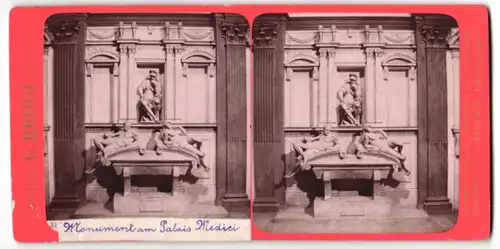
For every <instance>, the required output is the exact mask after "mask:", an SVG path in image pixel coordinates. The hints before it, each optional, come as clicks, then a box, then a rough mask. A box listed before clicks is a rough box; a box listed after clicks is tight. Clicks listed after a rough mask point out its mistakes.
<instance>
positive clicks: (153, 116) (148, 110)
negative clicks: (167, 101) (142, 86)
mask: <svg viewBox="0 0 500 249" xmlns="http://www.w3.org/2000/svg"><path fill="white" fill-rule="evenodd" d="M149 103H150V102H149V100H146V99H143V100H141V104H142V106H143V107H144V109H145V110H146V112H147V113H148V115H149V116H150V117H151V118H152V119H153V121H158V117H156V115H155V113H154V112H153V110H152V109H151V107H150V106H149Z"/></svg>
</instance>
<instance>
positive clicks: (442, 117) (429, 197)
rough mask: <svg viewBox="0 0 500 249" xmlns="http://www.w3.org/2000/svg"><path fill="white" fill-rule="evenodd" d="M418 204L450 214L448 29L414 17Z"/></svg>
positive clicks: (430, 19)
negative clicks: (448, 188) (417, 120)
mask: <svg viewBox="0 0 500 249" xmlns="http://www.w3.org/2000/svg"><path fill="white" fill-rule="evenodd" d="M415 19H416V38H417V68H418V76H417V80H418V83H417V84H418V90H417V91H418V93H419V96H418V103H419V107H418V114H419V122H418V128H419V138H418V140H419V141H418V143H419V146H418V150H419V164H418V167H419V168H418V174H419V177H418V179H419V183H418V184H419V204H421V205H423V208H424V209H425V210H426V211H427V212H428V213H444V212H450V211H451V203H450V200H449V199H448V197H447V194H448V193H447V192H448V190H447V187H448V186H447V181H446V180H444V179H448V155H447V151H448V121H447V118H448V113H447V76H446V47H447V37H448V35H449V33H450V27H447V26H445V25H441V24H440V23H439V22H436V17H433V16H425V15H424V16H416V17H415Z"/></svg>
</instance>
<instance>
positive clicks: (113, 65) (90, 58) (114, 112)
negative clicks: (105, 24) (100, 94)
mask: <svg viewBox="0 0 500 249" xmlns="http://www.w3.org/2000/svg"><path fill="white" fill-rule="evenodd" d="M86 52H87V53H86V56H85V82H86V92H87V94H85V95H86V96H85V102H86V103H88V104H87V105H86V112H85V113H86V115H85V123H96V121H94V117H93V113H94V108H95V107H94V103H93V97H94V95H93V94H94V87H95V85H94V79H93V78H94V68H97V67H99V68H108V69H109V70H110V74H111V82H110V84H111V89H110V94H111V96H110V112H111V113H110V120H108V121H107V122H104V123H116V122H117V121H118V105H119V103H118V94H119V93H118V88H119V86H118V85H119V79H118V77H119V63H120V59H119V56H118V53H114V52H112V51H107V50H104V49H102V48H92V47H90V48H89V49H88V50H87V51H86ZM97 123H103V122H101V121H97Z"/></svg>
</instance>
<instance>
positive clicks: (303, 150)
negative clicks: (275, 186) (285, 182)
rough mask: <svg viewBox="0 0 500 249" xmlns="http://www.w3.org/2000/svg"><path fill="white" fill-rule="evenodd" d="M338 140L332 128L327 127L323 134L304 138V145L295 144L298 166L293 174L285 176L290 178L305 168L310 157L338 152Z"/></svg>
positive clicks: (324, 128) (293, 145) (293, 146)
mask: <svg viewBox="0 0 500 249" xmlns="http://www.w3.org/2000/svg"><path fill="white" fill-rule="evenodd" d="M337 145H338V140H337V138H336V137H334V136H333V134H332V133H330V127H328V126H325V127H323V130H322V131H321V133H320V134H319V135H317V136H314V137H312V138H303V139H302V143H293V144H292V148H293V150H294V151H295V153H296V155H297V165H296V166H295V168H294V170H293V171H292V173H291V174H289V175H287V176H285V177H286V178H290V177H292V176H293V175H295V173H296V172H297V171H298V170H299V169H300V168H304V167H305V165H304V161H305V159H307V158H308V157H310V156H313V155H316V154H318V153H321V152H327V151H337V150H338V146H337Z"/></svg>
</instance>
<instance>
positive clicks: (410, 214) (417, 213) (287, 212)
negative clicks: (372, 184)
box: [273, 207, 429, 222]
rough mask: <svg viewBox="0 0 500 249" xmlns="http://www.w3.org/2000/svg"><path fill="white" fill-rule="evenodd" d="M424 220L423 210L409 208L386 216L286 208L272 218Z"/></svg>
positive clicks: (280, 219) (281, 219)
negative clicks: (316, 213) (322, 212)
mask: <svg viewBox="0 0 500 249" xmlns="http://www.w3.org/2000/svg"><path fill="white" fill-rule="evenodd" d="M413 218H416V219H426V218H429V216H428V215H427V213H426V212H425V211H423V210H418V209H410V208H400V209H393V210H391V212H390V213H389V214H387V215H385V216H384V215H378V216H377V215H369V214H367V215H358V216H354V215H350V216H349V215H345V216H344V215H338V212H335V211H334V212H333V213H329V215H327V214H323V215H321V214H320V215H314V214H313V213H312V212H308V211H306V210H305V209H304V208H295V207H294V208H287V209H284V210H281V211H279V212H278V213H277V214H276V216H275V217H274V218H273V221H275V222H281V221H292V220H297V221H300V220H302V221H306V220H311V221H313V220H371V219H377V220H378V219H382V220H386V219H387V220H392V219H413Z"/></svg>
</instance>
